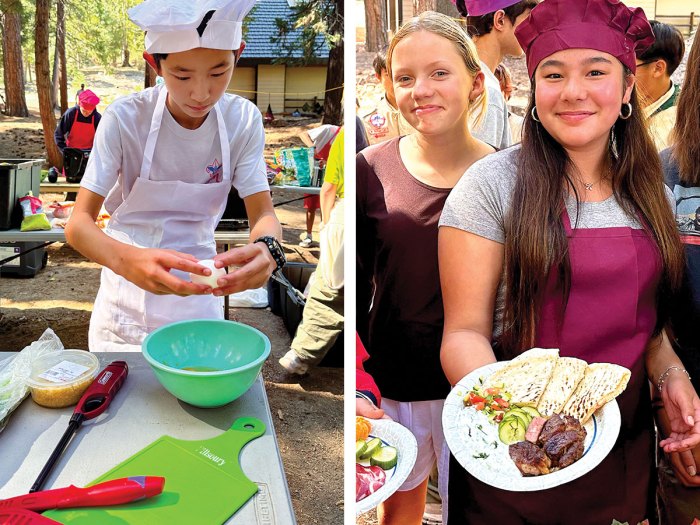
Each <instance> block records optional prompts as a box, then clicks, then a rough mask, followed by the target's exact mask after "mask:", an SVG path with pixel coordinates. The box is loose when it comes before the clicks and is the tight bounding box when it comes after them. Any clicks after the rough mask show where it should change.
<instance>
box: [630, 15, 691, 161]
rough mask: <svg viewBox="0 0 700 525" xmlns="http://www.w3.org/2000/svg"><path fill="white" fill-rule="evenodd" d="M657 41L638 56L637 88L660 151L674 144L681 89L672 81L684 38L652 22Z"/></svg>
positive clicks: (668, 26)
mask: <svg viewBox="0 0 700 525" xmlns="http://www.w3.org/2000/svg"><path fill="white" fill-rule="evenodd" d="M650 24H651V28H652V30H653V31H654V37H655V38H656V40H655V41H654V43H653V44H652V45H651V46H649V48H648V49H645V50H644V51H639V52H638V53H637V73H636V74H635V77H636V79H637V88H638V90H639V95H640V103H641V104H642V106H643V107H644V115H645V116H646V117H647V119H648V123H649V131H650V132H651V136H652V138H653V139H654V143H655V144H656V149H658V150H659V151H661V150H662V149H665V148H667V147H668V146H670V145H671V137H670V135H671V131H672V130H673V125H674V124H675V122H676V104H677V101H678V91H679V89H680V87H679V86H678V85H676V84H674V83H673V82H672V81H671V75H673V72H674V71H675V70H676V69H677V68H678V65H679V64H680V63H681V60H683V54H684V53H685V42H683V35H681V32H680V31H679V30H678V29H676V28H675V27H673V26H671V25H668V24H663V23H661V22H657V21H656V20H652V21H651V22H650Z"/></svg>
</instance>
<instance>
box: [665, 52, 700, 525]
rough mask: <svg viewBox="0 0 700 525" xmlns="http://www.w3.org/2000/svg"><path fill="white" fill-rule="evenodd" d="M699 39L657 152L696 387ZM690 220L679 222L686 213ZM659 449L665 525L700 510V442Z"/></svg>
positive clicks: (680, 330)
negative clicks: (676, 246)
mask: <svg viewBox="0 0 700 525" xmlns="http://www.w3.org/2000/svg"><path fill="white" fill-rule="evenodd" d="M698 104H700V39H698V38H695V40H694V41H693V45H692V47H691V48H690V54H689V55H688V67H687V69H686V73H685V80H684V81H683V89H681V90H680V94H679V96H678V116H677V118H676V122H675V128H674V130H673V136H674V140H673V146H672V147H671V148H669V149H666V150H664V151H662V152H661V164H662V166H663V170H664V177H665V180H666V185H667V186H668V187H669V188H670V189H671V190H672V191H673V196H674V197H675V201H676V202H675V204H676V206H675V212H676V224H677V225H678V228H679V234H680V237H681V242H682V243H683V248H684V250H685V264H686V267H685V281H684V287H683V292H682V293H681V295H680V297H679V298H678V299H677V300H676V301H675V303H674V305H673V310H672V312H671V325H672V329H673V335H674V337H675V341H674V345H675V348H676V352H677V353H678V356H679V357H680V358H681V360H682V361H683V364H684V366H685V369H686V370H687V371H688V373H689V374H690V377H691V380H692V382H693V386H694V387H695V389H696V391H698V389H700V331H698V327H699V326H700V231H699V228H698V215H699V213H700V208H699V207H698V206H700V119H698V113H697V108H698ZM689 217H690V219H691V220H692V219H694V220H693V223H694V226H693V227H690V228H685V227H682V225H684V223H685V222H686V221H687V220H688V218H689ZM656 416H657V419H656V421H657V426H658V428H659V438H661V439H663V438H665V437H666V436H668V435H669V433H670V432H671V429H670V427H669V425H668V418H667V417H666V414H665V410H664V409H663V403H662V404H661V407H660V408H659V409H658V410H657V412H656ZM660 452H661V453H660V455H659V468H658V471H659V490H658V496H659V515H660V517H661V520H662V523H663V524H664V525H685V524H686V523H691V522H692V521H693V520H694V519H695V518H697V517H698V516H700V475H698V472H700V447H696V448H694V449H693V450H690V451H687V452H681V453H678V452H671V453H664V452H663V451H660Z"/></svg>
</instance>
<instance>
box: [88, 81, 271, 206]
mask: <svg viewBox="0 0 700 525" xmlns="http://www.w3.org/2000/svg"><path fill="white" fill-rule="evenodd" d="M161 89H162V88H161V87H160V86H156V87H154V88H149V89H145V90H143V91H141V92H139V93H134V94H132V95H127V96H126V97H123V98H120V99H118V100H116V101H114V102H113V103H112V104H110V105H109V107H108V108H107V110H106V111H105V112H104V114H103V115H102V121H101V122H100V125H99V127H98V128H97V132H96V134H95V142H94V145H93V148H92V152H91V153H90V160H89V161H88V165H87V168H86V169H85V175H84V176H83V179H82V181H81V186H82V187H84V188H87V189H88V190H90V191H93V192H95V193H97V194H98V195H102V196H103V197H107V198H106V200H105V208H106V210H107V211H108V212H109V213H110V214H112V213H114V210H116V209H117V207H119V205H120V204H121V203H122V202H123V201H124V199H126V197H127V196H128V195H129V192H130V191H131V188H132V187H133V185H134V182H135V181H136V179H137V178H138V176H139V173H140V171H141V162H142V161H143V152H144V148H145V145H146V138H147V137H148V132H149V130H150V128H151V119H152V117H153V112H154V111H155V107H156V102H157V100H158V94H159V93H160V90H161ZM219 107H220V108H221V112H222V114H223V117H224V121H225V122H226V130H227V133H228V139H229V146H230V148H229V149H230V152H229V153H230V160H229V162H230V163H231V164H230V166H231V175H232V181H233V186H234V187H235V188H236V189H237V190H238V193H239V195H240V196H241V198H244V197H247V196H249V195H252V194H254V193H258V192H261V191H269V189H270V187H269V185H268V183H267V176H266V172H265V160H264V158H263V148H264V146H265V131H264V129H263V123H262V115H261V114H260V111H259V110H258V108H257V107H256V106H255V105H254V104H253V103H252V102H250V101H248V100H246V99H244V98H241V97H238V96H236V95H229V94H225V95H224V96H223V97H222V98H221V100H220V101H219ZM153 165H154V166H161V168H160V169H159V170H156V171H154V172H153V173H152V174H151V178H152V180H162V179H163V178H167V180H181V181H184V182H192V183H200V184H201V183H207V182H216V176H217V175H218V177H219V179H220V177H221V173H222V172H221V169H220V168H219V169H218V170H217V167H219V166H220V165H221V146H220V141H219V131H218V126H217V122H216V112H215V111H213V110H212V111H210V112H209V115H208V116H207V118H206V120H205V121H204V123H203V124H202V125H201V126H200V127H199V128H197V129H186V128H183V127H182V126H180V125H179V124H178V123H177V122H176V121H175V119H174V118H173V116H172V115H171V114H170V112H169V111H168V110H167V108H166V109H165V110H164V111H163V121H162V123H161V128H160V132H159V134H158V140H157V142H156V148H155V152H154V154H153ZM163 166H167V167H171V169H170V168H163ZM164 174H165V177H164Z"/></svg>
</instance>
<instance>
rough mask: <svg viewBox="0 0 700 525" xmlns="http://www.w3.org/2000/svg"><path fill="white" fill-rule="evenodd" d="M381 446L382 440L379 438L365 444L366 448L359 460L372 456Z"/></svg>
mask: <svg viewBox="0 0 700 525" xmlns="http://www.w3.org/2000/svg"><path fill="white" fill-rule="evenodd" d="M381 446H382V440H381V439H379V438H372V439H370V440H369V441H368V442H367V448H366V449H365V451H364V452H363V453H362V454H361V455H360V459H369V458H370V457H371V456H372V454H374V453H375V452H376V451H377V449H379V447H381Z"/></svg>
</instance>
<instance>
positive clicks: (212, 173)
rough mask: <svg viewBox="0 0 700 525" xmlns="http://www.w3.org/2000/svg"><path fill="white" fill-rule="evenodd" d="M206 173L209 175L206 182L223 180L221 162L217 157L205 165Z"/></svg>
mask: <svg viewBox="0 0 700 525" xmlns="http://www.w3.org/2000/svg"><path fill="white" fill-rule="evenodd" d="M207 175H208V176H209V179H208V180H207V184H210V183H212V182H221V181H222V180H223V174H222V170H221V163H220V162H219V161H218V159H214V162H212V163H211V164H209V166H207Z"/></svg>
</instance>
